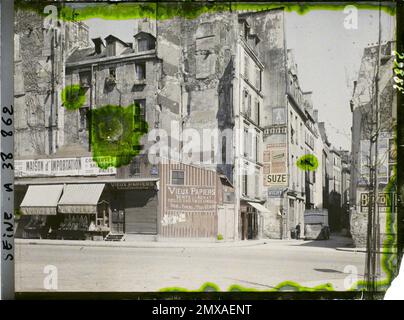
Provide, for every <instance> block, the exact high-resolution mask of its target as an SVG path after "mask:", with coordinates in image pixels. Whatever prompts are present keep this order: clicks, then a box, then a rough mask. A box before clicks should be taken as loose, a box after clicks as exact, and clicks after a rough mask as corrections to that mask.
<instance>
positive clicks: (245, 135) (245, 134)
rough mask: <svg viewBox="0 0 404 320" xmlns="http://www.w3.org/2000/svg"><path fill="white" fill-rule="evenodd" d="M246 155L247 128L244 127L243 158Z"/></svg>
mask: <svg viewBox="0 0 404 320" xmlns="http://www.w3.org/2000/svg"><path fill="white" fill-rule="evenodd" d="M247 155H248V127H244V157H247Z"/></svg>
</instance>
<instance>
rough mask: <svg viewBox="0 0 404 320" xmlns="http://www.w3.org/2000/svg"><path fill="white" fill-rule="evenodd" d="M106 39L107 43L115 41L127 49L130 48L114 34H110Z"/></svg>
mask: <svg viewBox="0 0 404 320" xmlns="http://www.w3.org/2000/svg"><path fill="white" fill-rule="evenodd" d="M104 39H105V41H107V42H108V40H113V41H118V42H120V43H122V44H123V45H124V46H125V47H127V46H128V44H127V43H126V42H124V41H122V40H121V39H119V38H118V37H115V36H114V35H112V34H110V35H109V36H106V37H105V38H104Z"/></svg>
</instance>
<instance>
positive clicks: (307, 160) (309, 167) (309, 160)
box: [296, 154, 318, 171]
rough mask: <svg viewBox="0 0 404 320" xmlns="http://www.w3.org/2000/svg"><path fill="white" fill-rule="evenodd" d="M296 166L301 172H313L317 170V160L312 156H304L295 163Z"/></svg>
mask: <svg viewBox="0 0 404 320" xmlns="http://www.w3.org/2000/svg"><path fill="white" fill-rule="evenodd" d="M296 165H297V167H298V168H299V169H301V170H303V171H315V170H317V168H318V160H317V158H316V156H314V155H312V154H306V155H304V156H302V157H300V158H299V159H298V160H297V161H296Z"/></svg>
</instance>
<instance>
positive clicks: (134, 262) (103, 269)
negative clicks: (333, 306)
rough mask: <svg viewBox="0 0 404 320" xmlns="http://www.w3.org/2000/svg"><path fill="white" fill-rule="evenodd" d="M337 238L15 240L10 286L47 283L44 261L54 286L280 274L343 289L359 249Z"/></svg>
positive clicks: (222, 283)
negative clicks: (173, 243)
mask: <svg viewBox="0 0 404 320" xmlns="http://www.w3.org/2000/svg"><path fill="white" fill-rule="evenodd" d="M343 244H344V243H343V242H341V240H340V239H337V240H336V239H331V240H329V241H297V240H290V241H280V240H268V242H267V243H266V244H261V245H253V246H242V247H235V246H228V247H210V248H203V247H184V248H181V247H177V248H172V247H171V248H170V247H154V248H128V247H110V248H109V247H91V246H66V245H30V244H18V245H17V248H16V291H20V292H21V291H45V289H44V284H43V283H44V278H45V277H46V275H47V274H45V273H44V267H45V266H47V265H53V266H55V267H56V268H57V273H58V290H59V291H158V290H160V289H162V288H166V287H182V288H187V289H190V290H191V289H199V288H200V287H201V286H202V285H203V284H204V283H205V282H213V283H215V284H217V285H218V286H219V288H220V289H221V290H227V288H228V287H229V286H231V285H233V284H238V285H241V286H243V287H248V288H256V289H260V290H269V289H272V288H273V287H275V286H276V285H278V284H279V283H281V282H283V281H286V280H289V281H294V282H297V283H299V284H301V285H304V286H310V287H312V286H316V285H320V284H325V283H327V282H329V283H332V284H333V286H334V288H335V289H336V290H344V280H345V279H346V278H347V277H349V276H350V274H349V272H350V271H346V270H347V269H346V270H345V271H346V272H345V273H344V268H346V267H347V266H349V265H350V266H355V267H357V269H358V273H359V275H358V278H359V279H362V278H363V270H364V262H365V254H364V253H359V252H357V253H355V252H347V251H337V250H336V249H335V248H336V247H338V246H341V245H343ZM345 244H346V243H345ZM351 270H352V269H351Z"/></svg>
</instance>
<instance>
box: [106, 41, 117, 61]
mask: <svg viewBox="0 0 404 320" xmlns="http://www.w3.org/2000/svg"><path fill="white" fill-rule="evenodd" d="M115 55H116V44H115V41H112V42H110V43H108V44H107V56H108V57H111V56H115Z"/></svg>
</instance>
